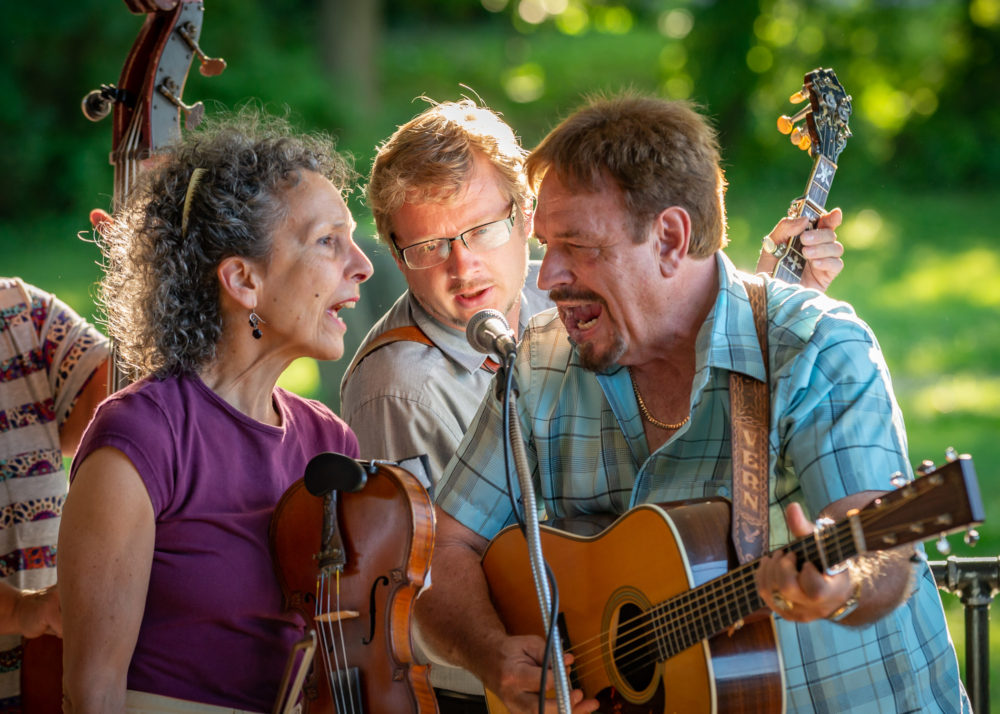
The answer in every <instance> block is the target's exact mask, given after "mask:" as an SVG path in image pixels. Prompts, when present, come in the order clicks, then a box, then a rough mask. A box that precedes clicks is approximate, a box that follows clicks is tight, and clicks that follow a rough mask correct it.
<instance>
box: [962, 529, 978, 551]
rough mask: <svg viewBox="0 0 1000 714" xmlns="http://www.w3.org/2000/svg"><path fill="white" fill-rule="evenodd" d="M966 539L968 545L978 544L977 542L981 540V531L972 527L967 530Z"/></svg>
mask: <svg viewBox="0 0 1000 714" xmlns="http://www.w3.org/2000/svg"><path fill="white" fill-rule="evenodd" d="M964 540H965V544H966V545H967V546H970V547H972V548H974V547H975V546H976V543H978V542H979V531H977V530H976V529H975V528H970V529H969V530H967V531H965V536H964Z"/></svg>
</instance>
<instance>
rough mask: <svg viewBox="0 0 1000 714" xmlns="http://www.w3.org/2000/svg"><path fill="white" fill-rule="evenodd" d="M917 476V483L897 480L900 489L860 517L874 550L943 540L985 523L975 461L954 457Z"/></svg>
mask: <svg viewBox="0 0 1000 714" xmlns="http://www.w3.org/2000/svg"><path fill="white" fill-rule="evenodd" d="M917 473H918V474H920V476H919V478H916V479H914V480H913V481H905V479H901V480H893V485H896V486H898V488H896V489H895V490H893V491H889V492H888V493H886V494H884V495H883V496H880V497H879V498H876V499H875V500H874V501H872V502H871V503H870V504H869V505H867V506H865V507H864V508H862V509H860V510H859V511H858V512H857V513H858V516H859V522H860V524H861V526H862V529H863V532H864V539H865V543H867V545H868V548H869V549H872V550H879V549H883V548H892V547H893V546H897V545H902V544H904V543H910V542H913V541H922V540H926V539H928V538H931V537H933V536H941V537H942V538H943V537H944V536H945V535H946V534H948V533H953V532H955V531H959V530H964V529H970V528H971V527H972V526H975V525H978V524H980V523H982V522H983V520H984V519H985V517H986V514H985V511H984V509H983V500H982V496H981V494H980V492H979V482H978V481H977V479H976V470H975V468H974V466H973V464H972V457H971V456H969V455H968V454H962V455H961V456H959V455H958V454H954V453H951V454H949V458H948V460H947V461H946V462H945V463H944V464H943V465H942V466H938V467H935V466H934V465H933V464H932V463H930V462H924V464H923V465H922V466H921V467H920V468H919V469H918V470H917ZM968 532H969V534H975V531H973V530H969V531H968ZM968 540H969V538H968V537H967V541H968Z"/></svg>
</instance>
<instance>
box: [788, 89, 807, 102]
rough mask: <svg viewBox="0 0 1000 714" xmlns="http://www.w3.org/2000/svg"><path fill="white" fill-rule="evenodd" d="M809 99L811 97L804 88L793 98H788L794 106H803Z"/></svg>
mask: <svg viewBox="0 0 1000 714" xmlns="http://www.w3.org/2000/svg"><path fill="white" fill-rule="evenodd" d="M808 98H809V95H808V94H807V93H806V90H805V89H804V88H803V89H800V90H799V91H797V92H796V93H795V94H793V95H792V96H790V97H789V98H788V101H790V102H791V103H792V104H801V103H802V102H804V101H805V100H807V99H808Z"/></svg>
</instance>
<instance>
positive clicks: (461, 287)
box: [448, 280, 489, 295]
mask: <svg viewBox="0 0 1000 714" xmlns="http://www.w3.org/2000/svg"><path fill="white" fill-rule="evenodd" d="M486 287H489V281H488V280H455V281H453V282H452V283H451V284H449V285H448V289H449V290H450V291H451V293H452V295H457V294H459V293H468V292H475V291H479V290H482V289H483V288H486Z"/></svg>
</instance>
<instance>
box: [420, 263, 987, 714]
mask: <svg viewBox="0 0 1000 714" xmlns="http://www.w3.org/2000/svg"><path fill="white" fill-rule="evenodd" d="M717 264H718V271H719V273H718V274H719V284H720V290H719V296H718V299H717V300H716V303H715V305H714V307H713V309H712V311H711V312H710V314H709V316H708V318H707V319H706V320H705V323H704V325H703V326H702V328H701V330H700V332H699V334H698V340H697V357H696V360H697V361H696V373H695V378H694V384H693V387H692V390H691V419H690V421H689V422H688V423H687V424H686V425H685V426H684V427H682V428H681V429H680V430H678V431H677V433H676V434H674V436H673V437H671V438H670V440H669V441H667V442H666V443H665V444H664V445H662V446H661V447H660V448H659V449H657V450H656V451H655V452H653V453H652V454H651V453H649V447H648V445H647V442H646V438H645V435H644V433H643V425H642V419H641V416H640V413H639V408H638V405H637V403H636V400H635V396H634V394H633V392H632V386H631V382H630V378H629V374H628V370H626V369H625V368H623V367H615V368H612V369H611V370H609V371H608V372H606V373H603V374H594V373H592V372H589V371H587V370H585V369H583V368H582V367H581V366H580V362H579V358H578V356H577V353H576V350H575V349H574V348H573V346H572V344H571V343H570V342H569V341H568V339H567V334H566V330H565V329H564V328H563V326H562V323H561V322H560V321H559V319H558V317H557V316H556V314H555V311H547V312H544V313H541V314H540V315H538V316H536V317H535V318H534V320H532V323H531V326H530V328H529V330H528V331H527V333H526V334H525V336H524V340H523V342H522V343H521V347H520V350H519V354H518V359H517V363H516V365H515V373H514V379H515V381H516V384H517V385H518V388H519V397H518V403H517V408H518V413H519V416H520V422H521V429H522V433H523V436H524V439H525V447H526V450H527V457H528V462H529V466H530V467H531V469H532V472H533V476H534V480H535V487H536V491H537V497H538V498H539V501H540V503H541V504H543V505H544V508H545V510H546V512H547V514H548V515H549V516H550V517H566V516H577V515H582V514H588V513H608V512H611V513H624V512H625V511H627V510H628V509H629V508H631V507H633V506H635V505H637V504H640V503H657V502H666V501H677V500H682V499H690V498H704V497H713V496H721V497H725V498H729V497H730V496H731V487H732V465H731V456H730V453H731V452H730V429H729V372H730V371H734V370H735V371H738V372H742V373H745V374H748V375H750V376H753V377H756V378H758V379H763V378H764V363H763V359H762V356H761V353H760V347H759V345H758V341H757V336H756V333H755V331H754V326H753V325H754V323H753V315H752V311H751V308H750V304H749V301H748V298H747V294H746V290H745V288H744V287H743V282H742V279H741V277H740V274H739V273H738V272H737V271H736V269H735V268H734V267H733V265H732V263H731V262H730V261H729V259H728V258H727V257H726V256H725V255H724V254H723V253H719V254H718V257H717ZM767 294H768V323H769V326H768V343H769V345H768V349H769V358H770V364H771V411H772V413H771V430H770V466H771V478H770V485H769V490H770V523H771V548H772V549H773V548H777V547H780V546H782V545H784V544H786V543H787V542H788V541H789V540H791V538H790V536H789V534H788V532H787V529H786V527H785V520H784V515H783V511H784V507H785V506H786V505H787V504H788V503H790V502H792V501H797V502H799V503H801V504H802V505H803V507H804V508H805V511H806V514H807V515H809V514H813V517H815V514H817V513H818V512H819V511H820V509H821V508H823V507H824V506H826V505H827V504H829V503H831V502H832V501H836V500H838V499H840V498H843V497H844V496H847V495H848V494H851V493H856V492H858V491H866V490H886V489H888V488H890V483H889V478H890V475H891V474H893V473H895V472H897V471H901V472H903V473H904V474H907V475H909V476H912V471H911V468H910V466H909V464H908V462H907V459H906V453H907V452H906V435H905V431H904V429H903V420H902V415H901V414H900V411H899V408H898V406H897V405H896V401H895V398H894V396H893V393H892V385H891V383H890V378H889V373H888V370H887V368H886V365H885V362H884V360H883V358H882V354H881V350H880V348H879V346H878V342H877V341H876V340H875V337H874V335H873V334H872V332H871V330H870V329H869V328H868V327H867V325H865V324H864V323H863V322H862V321H861V320H859V319H858V317H857V316H856V315H855V313H854V311H853V310H852V309H851V308H850V306H848V305H847V304H845V303H841V302H837V301H834V300H832V299H830V298H827V297H825V296H823V295H821V294H819V293H816V292H814V291H810V290H804V289H802V288H799V287H793V286H789V285H787V284H785V283H782V282H780V281H771V280H768V281H767ZM501 417H502V404H501V403H500V402H499V401H498V400H497V399H496V395H495V393H494V390H491V391H490V392H489V393H488V394H487V397H486V400H485V401H484V402H483V404H482V406H481V407H480V411H479V413H478V414H477V417H476V419H475V420H474V421H473V424H472V428H470V429H469V431H468V433H467V434H466V437H465V440H464V441H463V442H462V446H461V447H460V449H459V451H458V453H457V454H456V456H455V458H454V459H452V461H451V462H450V464H449V465H448V467H447V468H446V469H445V477H444V479H443V480H442V482H441V483H440V484H439V485H438V499H437V501H438V504H439V505H440V506H441V507H442V508H443V509H444V510H445V511H447V512H448V513H449V514H451V515H452V516H454V517H455V518H457V519H458V520H459V521H460V522H462V523H463V524H464V525H466V526H467V527H469V528H471V529H472V530H474V531H476V532H477V533H479V534H481V535H482V536H484V537H486V538H492V537H493V536H494V535H496V533H497V532H498V531H499V530H500V529H501V528H503V527H504V526H506V525H509V524H511V523H512V522H513V521H514V518H513V514H512V512H511V508H510V503H509V499H508V498H507V496H506V493H507V486H506V475H505V469H504V460H503V451H502V449H501V448H500V444H501V443H502V442H501V438H502V434H503V429H502V418H501ZM914 587H915V590H914V593H913V595H912V596H911V597H910V598H909V599H908V600H907V602H906V603H905V604H904V605H903V606H901V607H899V608H898V609H897V610H895V611H894V612H892V613H890V614H889V615H887V616H885V617H884V618H882V619H880V620H878V621H877V622H875V623H872V624H870V625H867V626H865V627H860V628H851V627H846V626H841V625H835V624H833V623H830V622H827V621H825V620H820V621H817V622H812V623H808V624H796V623H791V622H786V621H784V620H782V619H781V618H775V620H776V623H777V628H778V636H779V640H780V643H781V650H782V657H783V659H784V665H785V677H786V685H787V697H786V698H787V706H788V711H790V712H831V713H832V712H845V711H852V712H872V713H873V714H875V713H878V714H884V713H885V712H918V711H919V712H947V713H949V714H952V713H954V712H968V711H970V709H971V708H970V705H969V702H968V698H967V697H966V695H965V692H964V689H963V688H962V684H961V681H960V679H959V673H958V663H957V660H956V656H955V650H954V646H953V645H952V642H951V639H950V636H949V634H948V630H947V627H946V624H945V619H944V613H943V611H942V607H941V601H940V598H939V596H938V592H937V588H936V586H935V584H934V579H933V576H932V575H931V573H930V570H929V568H927V567H926V566H922V567H921V569H920V571H919V573H918V578H917V582H916V584H915V586H914Z"/></svg>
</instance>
